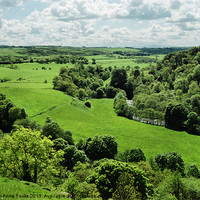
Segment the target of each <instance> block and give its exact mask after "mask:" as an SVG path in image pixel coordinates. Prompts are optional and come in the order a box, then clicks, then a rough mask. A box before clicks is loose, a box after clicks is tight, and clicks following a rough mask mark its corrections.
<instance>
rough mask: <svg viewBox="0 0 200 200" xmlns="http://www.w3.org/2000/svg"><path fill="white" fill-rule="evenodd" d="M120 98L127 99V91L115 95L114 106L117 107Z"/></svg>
mask: <svg viewBox="0 0 200 200" xmlns="http://www.w3.org/2000/svg"><path fill="white" fill-rule="evenodd" d="M119 99H122V100H127V98H126V93H125V92H124V91H120V92H118V93H117V95H116V96H115V98H114V108H115V106H116V104H117V102H118V100H119Z"/></svg>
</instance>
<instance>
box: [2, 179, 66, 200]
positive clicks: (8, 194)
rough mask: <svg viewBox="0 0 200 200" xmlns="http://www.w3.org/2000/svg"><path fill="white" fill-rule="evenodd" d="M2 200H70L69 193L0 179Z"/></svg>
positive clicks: (24, 182) (28, 183) (23, 182)
mask: <svg viewBox="0 0 200 200" xmlns="http://www.w3.org/2000/svg"><path fill="white" fill-rule="evenodd" d="M0 188H1V189H0V198H2V199H7V200H10V199H20V200H25V199H44V200H45V199H52V198H53V199H69V198H68V197H67V193H65V194H64V193H59V192H50V191H48V190H47V189H44V188H42V187H40V186H39V185H37V184H34V183H30V182H26V181H19V180H17V179H14V180H10V179H8V178H1V177H0Z"/></svg>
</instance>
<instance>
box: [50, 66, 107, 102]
mask: <svg viewBox="0 0 200 200" xmlns="http://www.w3.org/2000/svg"><path fill="white" fill-rule="evenodd" d="M109 77H110V70H109V69H107V68H106V69H104V68H103V67H101V66H99V65H97V66H96V65H95V66H90V65H89V66H87V67H85V66H84V65H77V66H76V67H73V68H68V67H62V68H61V69H60V73H59V76H56V77H55V78H54V80H53V85H54V89H56V90H61V91H64V92H66V93H67V94H68V95H71V96H74V97H78V98H79V99H80V100H84V99H86V98H102V97H104V95H105V90H104V89H103V88H102V86H103V81H105V80H107V79H108V78H109Z"/></svg>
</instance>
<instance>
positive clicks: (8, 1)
mask: <svg viewBox="0 0 200 200" xmlns="http://www.w3.org/2000/svg"><path fill="white" fill-rule="evenodd" d="M24 1H25V0H0V9H4V8H9V7H15V6H21V5H23V2H24Z"/></svg>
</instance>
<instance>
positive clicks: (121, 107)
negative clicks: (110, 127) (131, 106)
mask: <svg viewBox="0 0 200 200" xmlns="http://www.w3.org/2000/svg"><path fill="white" fill-rule="evenodd" d="M115 112H116V113H117V115H119V116H126V115H127V113H128V104H127V102H126V100H124V99H119V100H118V101H117V102H116V104H115Z"/></svg>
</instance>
